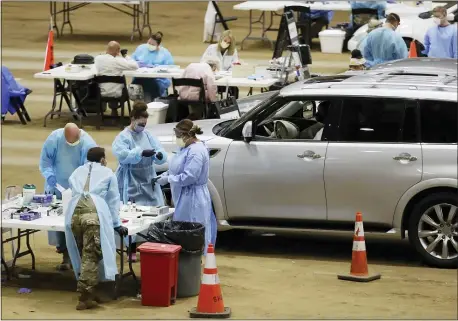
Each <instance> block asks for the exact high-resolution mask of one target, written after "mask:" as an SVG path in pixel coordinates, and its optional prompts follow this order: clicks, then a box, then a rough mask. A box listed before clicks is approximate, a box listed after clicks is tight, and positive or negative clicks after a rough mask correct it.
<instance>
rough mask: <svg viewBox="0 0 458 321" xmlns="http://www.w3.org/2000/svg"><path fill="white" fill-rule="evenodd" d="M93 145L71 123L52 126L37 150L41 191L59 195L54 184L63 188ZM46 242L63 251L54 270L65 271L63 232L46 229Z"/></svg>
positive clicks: (65, 249)
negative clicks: (42, 178)
mask: <svg viewBox="0 0 458 321" xmlns="http://www.w3.org/2000/svg"><path fill="white" fill-rule="evenodd" d="M95 146H97V144H96V143H95V141H94V139H92V137H91V136H90V135H89V134H88V133H86V132H85V131H84V130H82V129H79V128H78V126H76V125H75V124H73V123H68V124H67V125H65V127H64V128H60V129H56V130H55V131H53V132H52V133H51V134H50V135H49V136H48V138H47V139H46V141H45V143H44V144H43V147H42V149H41V155H40V165H39V168H40V173H41V175H42V176H43V177H44V179H45V181H46V182H45V191H46V192H48V193H51V194H52V193H55V194H56V197H57V198H58V199H61V198H62V195H61V193H60V192H59V190H58V189H57V188H56V186H57V184H59V185H61V186H62V187H63V188H65V189H67V188H68V187H69V185H68V184H69V183H68V179H69V177H70V175H71V174H72V173H73V171H74V170H75V169H77V168H78V167H79V166H81V165H83V164H84V163H85V162H86V155H87V152H88V150H89V149H90V148H92V147H95ZM48 239H49V245H55V246H56V249H57V252H58V253H61V254H63V260H62V263H61V264H59V265H58V266H57V269H58V270H61V271H63V270H69V269H70V260H69V257H68V252H67V247H66V243H65V233H64V232H48Z"/></svg>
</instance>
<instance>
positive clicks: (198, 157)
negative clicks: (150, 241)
mask: <svg viewBox="0 0 458 321" xmlns="http://www.w3.org/2000/svg"><path fill="white" fill-rule="evenodd" d="M209 166H210V154H209V152H208V149H207V147H206V146H205V144H204V143H203V142H196V143H194V144H191V145H189V146H188V147H185V148H180V149H179V150H178V152H177V154H176V155H175V156H174V157H173V158H172V160H171V161H170V164H169V171H168V177H167V180H168V182H169V183H170V188H171V190H172V198H173V203H174V204H175V213H174V215H173V220H175V221H185V222H196V223H201V224H203V225H204V226H205V253H207V247H208V244H209V243H213V242H216V232H217V231H216V219H215V215H214V214H213V209H212V200H211V196H210V192H209V190H208V185H207V182H208V175H209Z"/></svg>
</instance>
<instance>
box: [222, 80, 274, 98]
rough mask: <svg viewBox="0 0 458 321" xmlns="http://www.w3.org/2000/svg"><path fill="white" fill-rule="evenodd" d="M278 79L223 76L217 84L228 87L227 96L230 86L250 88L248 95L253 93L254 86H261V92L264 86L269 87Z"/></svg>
mask: <svg viewBox="0 0 458 321" xmlns="http://www.w3.org/2000/svg"><path fill="white" fill-rule="evenodd" d="M277 81H278V79H276V78H261V79H256V80H255V79H248V78H233V77H223V78H220V79H218V80H217V81H216V82H215V84H216V85H217V86H221V87H226V96H227V94H228V91H229V87H245V88H250V90H249V91H248V96H249V95H251V94H253V88H261V92H263V91H264V88H268V87H270V86H272V85H273V84H275V83H276V82H277Z"/></svg>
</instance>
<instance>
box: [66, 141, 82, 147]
mask: <svg viewBox="0 0 458 321" xmlns="http://www.w3.org/2000/svg"><path fill="white" fill-rule="evenodd" d="M79 143H80V140H79V139H78V140H77V141H76V142H74V143H69V142H67V144H69V145H70V146H72V147H75V146H78V144H79Z"/></svg>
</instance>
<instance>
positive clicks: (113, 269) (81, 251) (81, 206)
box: [64, 147, 128, 310]
mask: <svg viewBox="0 0 458 321" xmlns="http://www.w3.org/2000/svg"><path fill="white" fill-rule="evenodd" d="M87 160H88V162H87V163H86V164H84V165H82V166H80V167H78V168H77V169H76V170H75V171H74V172H73V174H72V175H71V176H70V178H69V180H68V181H69V186H70V189H71V193H72V197H71V200H70V202H69V204H68V207H67V209H66V211H65V213H64V215H65V237H66V242H67V248H68V253H69V255H70V259H71V262H72V266H73V272H74V273H75V277H76V279H77V280H78V283H77V292H78V293H79V294H80V297H79V299H78V304H77V306H76V309H77V310H85V309H90V308H93V307H95V306H96V305H97V303H99V302H100V299H99V297H98V295H97V294H96V289H95V288H96V286H97V284H98V283H99V280H102V281H115V276H116V274H118V268H117V264H116V245H115V238H114V231H115V230H116V231H117V232H118V233H119V234H120V235H123V236H125V235H127V232H128V230H127V229H126V228H125V227H123V226H121V220H120V218H119V207H120V201H119V191H118V182H117V179H116V176H115V175H114V173H113V171H112V170H111V169H109V168H107V167H106V165H107V163H106V158H105V150H104V149H103V148H101V147H94V148H91V149H90V150H89V151H88V153H87Z"/></svg>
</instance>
